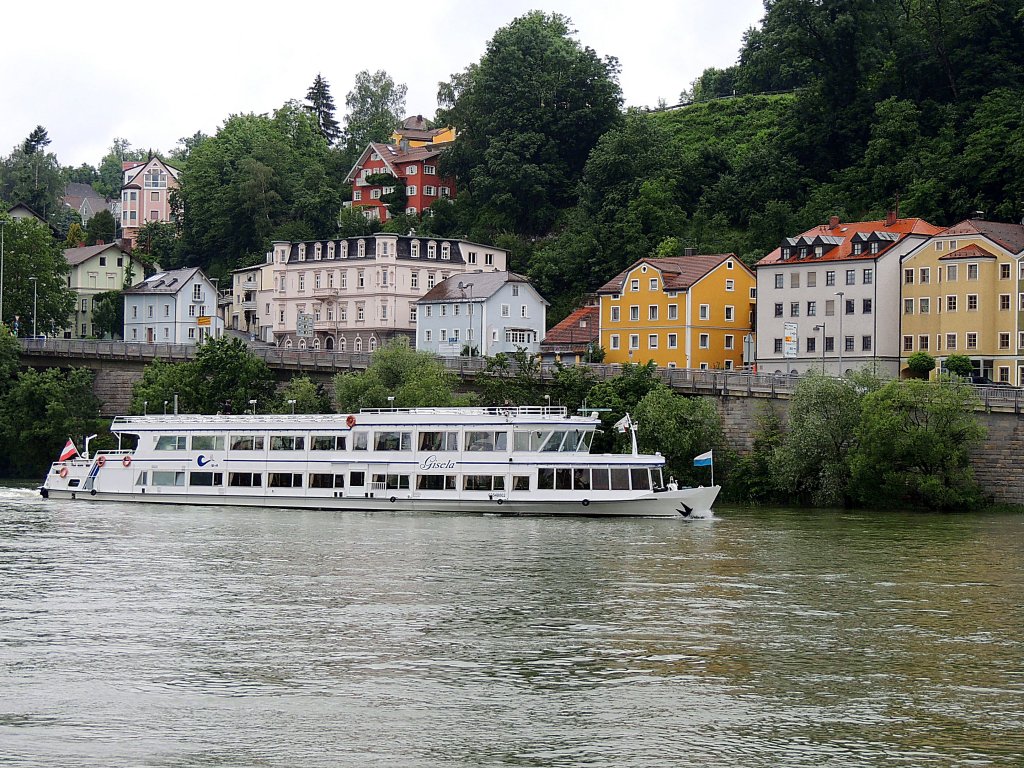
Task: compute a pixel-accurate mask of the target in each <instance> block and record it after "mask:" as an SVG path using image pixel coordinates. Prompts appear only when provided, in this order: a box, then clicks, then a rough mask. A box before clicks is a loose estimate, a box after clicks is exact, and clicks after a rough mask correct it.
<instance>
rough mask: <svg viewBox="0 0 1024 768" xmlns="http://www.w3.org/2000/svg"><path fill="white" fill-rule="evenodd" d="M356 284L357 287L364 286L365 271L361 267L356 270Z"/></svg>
mask: <svg viewBox="0 0 1024 768" xmlns="http://www.w3.org/2000/svg"><path fill="white" fill-rule="evenodd" d="M356 285H357V286H358V287H359V288H365V287H366V272H364V271H363V270H361V269H360V270H359V271H358V272H356Z"/></svg>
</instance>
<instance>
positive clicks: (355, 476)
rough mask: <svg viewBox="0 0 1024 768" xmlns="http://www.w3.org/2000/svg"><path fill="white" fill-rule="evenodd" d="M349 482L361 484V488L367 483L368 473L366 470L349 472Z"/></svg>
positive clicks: (351, 484) (350, 483)
mask: <svg viewBox="0 0 1024 768" xmlns="http://www.w3.org/2000/svg"><path fill="white" fill-rule="evenodd" d="M348 484H349V486H353V485H356V486H359V487H360V488H361V487H363V486H364V485H366V473H365V472H349V473H348Z"/></svg>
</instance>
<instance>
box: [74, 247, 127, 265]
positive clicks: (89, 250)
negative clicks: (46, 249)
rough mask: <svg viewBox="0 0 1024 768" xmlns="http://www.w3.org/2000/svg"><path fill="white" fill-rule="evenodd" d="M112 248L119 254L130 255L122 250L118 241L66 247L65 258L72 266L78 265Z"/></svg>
mask: <svg viewBox="0 0 1024 768" xmlns="http://www.w3.org/2000/svg"><path fill="white" fill-rule="evenodd" d="M111 248H113V249H114V250H115V251H117V252H118V254H119V255H120V254H124V255H125V256H127V255H128V254H127V252H125V251H123V250H121V246H120V245H118V244H117V243H106V244H104V245H85V246H82V247H81V248H65V249H64V259H65V260H66V261H67V263H68V264H70V265H71V266H72V267H77V266H78V265H79V264H82V263H84V262H86V261H88V260H89V259H91V258H92V257H93V256H98V255H99V254H101V253H104V252H105V251H109V250H110V249H111Z"/></svg>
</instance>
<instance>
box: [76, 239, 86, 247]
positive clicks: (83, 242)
mask: <svg viewBox="0 0 1024 768" xmlns="http://www.w3.org/2000/svg"><path fill="white" fill-rule="evenodd" d="M78 247H79V248H85V240H82V241H81V242H79V244H78Z"/></svg>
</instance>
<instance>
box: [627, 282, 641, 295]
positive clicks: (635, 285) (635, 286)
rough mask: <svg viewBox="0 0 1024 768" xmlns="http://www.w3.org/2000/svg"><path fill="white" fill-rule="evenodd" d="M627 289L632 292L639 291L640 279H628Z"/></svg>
mask: <svg viewBox="0 0 1024 768" xmlns="http://www.w3.org/2000/svg"><path fill="white" fill-rule="evenodd" d="M629 290H630V291H632V292H633V293H636V292H637V291H639V290H640V281H639V280H630V281H629Z"/></svg>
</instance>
